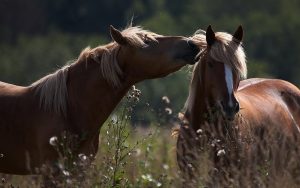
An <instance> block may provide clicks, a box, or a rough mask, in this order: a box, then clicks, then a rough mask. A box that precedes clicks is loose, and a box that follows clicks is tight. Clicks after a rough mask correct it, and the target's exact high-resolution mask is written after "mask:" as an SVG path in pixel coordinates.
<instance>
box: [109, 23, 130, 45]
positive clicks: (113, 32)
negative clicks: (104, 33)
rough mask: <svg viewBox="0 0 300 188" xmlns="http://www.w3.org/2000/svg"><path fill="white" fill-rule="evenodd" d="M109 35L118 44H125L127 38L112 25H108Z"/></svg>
mask: <svg viewBox="0 0 300 188" xmlns="http://www.w3.org/2000/svg"><path fill="white" fill-rule="evenodd" d="M110 36H111V38H112V39H113V40H114V41H116V42H117V43H118V44H120V45H126V44H127V40H126V38H125V37H124V36H123V35H122V33H121V31H119V30H117V29H116V28H114V27H113V26H112V25H110Z"/></svg>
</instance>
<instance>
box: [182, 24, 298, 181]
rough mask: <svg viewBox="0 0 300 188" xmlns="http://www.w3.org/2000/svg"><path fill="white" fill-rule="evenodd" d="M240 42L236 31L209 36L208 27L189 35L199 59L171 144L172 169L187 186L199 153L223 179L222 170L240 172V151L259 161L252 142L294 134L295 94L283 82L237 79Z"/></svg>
mask: <svg viewBox="0 0 300 188" xmlns="http://www.w3.org/2000/svg"><path fill="white" fill-rule="evenodd" d="M242 38H243V29H242V27H241V26H240V27H238V29H237V30H236V32H235V33H234V35H233V36H232V35H230V34H228V33H224V32H217V33H215V32H214V31H213V30H212V28H211V26H209V27H208V28H207V31H206V33H205V34H196V35H195V36H193V39H194V40H195V43H197V45H198V46H199V47H200V49H201V52H200V54H199V55H200V60H199V62H198V63H197V64H196V65H195V67H194V71H193V76H192V80H191V84H190V91H189V96H188V99H187V101H186V105H185V109H186V111H185V113H184V117H183V119H184V122H185V123H184V125H183V126H182V127H181V128H180V130H179V136H178V142H177V159H178V165H179V167H180V169H181V171H182V172H183V173H184V175H185V178H186V180H187V181H189V182H191V181H190V180H191V179H193V180H195V181H197V178H199V177H197V173H196V171H199V170H200V171H201V165H202V166H205V164H203V163H201V161H200V160H199V158H197V157H198V156H197V155H201V152H207V151H209V156H210V157H209V158H210V159H211V160H212V161H213V163H214V164H213V167H214V168H215V171H222V170H223V172H224V173H223V175H224V174H225V176H226V174H227V173H228V168H224V167H226V166H227V167H228V166H230V165H236V169H239V168H240V166H239V165H240V164H238V163H239V162H240V159H241V157H240V156H241V153H242V151H244V152H245V153H244V154H245V155H252V156H253V155H256V156H255V157H257V158H260V156H257V155H259V154H258V153H256V150H257V149H259V148H256V147H255V146H254V144H252V143H253V140H256V141H258V142H261V143H264V141H265V139H266V137H267V134H266V132H271V133H272V134H273V132H272V131H273V130H276V134H274V136H273V137H276V138H275V139H279V138H282V135H284V136H286V137H287V138H294V137H295V136H297V135H299V125H300V90H299V89H298V88H297V87H296V86H294V85H292V84H291V83H289V82H286V81H283V80H277V79H262V78H253V79H248V80H242V79H244V78H246V76H247V67H246V58H245V53H244V50H243V47H242V44H241V41H242ZM257 138H259V139H258V140H257ZM278 142H280V141H278ZM273 147H276V146H273ZM207 148H210V149H209V150H207ZM279 153H280V152H279ZM281 153H282V152H281ZM272 155H274V154H272ZM281 161H284V159H281ZM206 162H207V161H206ZM252 162H253V161H252ZM253 165H254V164H253ZM202 169H203V168H202ZM237 172H238V171H237ZM237 174H238V173H237ZM215 175H216V173H215V174H213V176H215ZM227 175H228V174H227Z"/></svg>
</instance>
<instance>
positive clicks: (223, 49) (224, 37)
mask: <svg viewBox="0 0 300 188" xmlns="http://www.w3.org/2000/svg"><path fill="white" fill-rule="evenodd" d="M200 32H201V33H197V32H196V34H195V35H194V36H192V37H191V39H192V40H193V41H195V43H196V44H197V45H198V46H200V48H202V49H203V50H202V51H201V52H200V57H201V56H202V55H204V54H205V53H207V44H206V35H205V31H202V30H200ZM203 32H204V33H203ZM215 36H216V41H215V42H214V44H213V45H212V46H210V50H209V54H208V55H209V56H210V57H211V58H213V59H214V60H215V61H219V62H223V63H225V64H227V65H229V66H230V67H231V68H232V69H233V71H234V72H235V73H236V74H237V75H238V76H239V77H240V78H241V79H245V78H247V64H246V55H245V52H244V49H243V46H242V45H241V44H240V43H239V42H238V41H236V39H235V38H233V36H232V35H231V34H229V33H225V32H216V33H215ZM200 61H201V58H200Z"/></svg>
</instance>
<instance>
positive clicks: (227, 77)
mask: <svg viewBox="0 0 300 188" xmlns="http://www.w3.org/2000/svg"><path fill="white" fill-rule="evenodd" d="M224 65H225V69H224V70H225V80H226V85H227V90H228V96H229V106H230V107H232V106H233V102H232V98H231V95H232V92H233V76H232V70H231V67H230V66H229V65H227V64H224Z"/></svg>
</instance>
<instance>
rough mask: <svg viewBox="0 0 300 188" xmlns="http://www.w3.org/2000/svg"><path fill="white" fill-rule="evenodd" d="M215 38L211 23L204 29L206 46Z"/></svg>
mask: <svg viewBox="0 0 300 188" xmlns="http://www.w3.org/2000/svg"><path fill="white" fill-rule="evenodd" d="M215 40H216V36H215V32H214V31H213V30H212V28H211V25H209V26H208V27H207V29H206V42H207V45H208V46H211V45H212V44H213V43H214V42H215Z"/></svg>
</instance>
